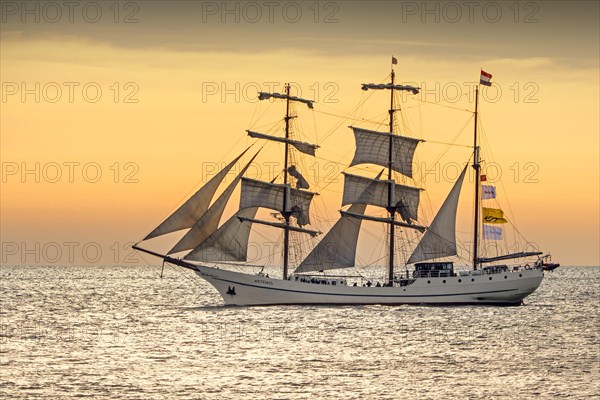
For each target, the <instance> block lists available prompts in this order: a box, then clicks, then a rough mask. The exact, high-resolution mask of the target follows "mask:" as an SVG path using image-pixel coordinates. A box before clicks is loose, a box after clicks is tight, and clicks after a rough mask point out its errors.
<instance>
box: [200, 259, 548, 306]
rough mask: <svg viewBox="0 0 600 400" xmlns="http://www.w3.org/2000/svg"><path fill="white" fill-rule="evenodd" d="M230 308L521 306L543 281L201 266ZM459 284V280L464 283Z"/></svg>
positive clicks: (532, 273)
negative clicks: (381, 280)
mask: <svg viewBox="0 0 600 400" xmlns="http://www.w3.org/2000/svg"><path fill="white" fill-rule="evenodd" d="M196 273H197V274H198V275H199V276H200V277H202V278H203V279H205V280H206V281H208V282H209V283H210V284H211V285H213V286H214V287H215V288H216V289H217V290H218V291H219V293H220V294H221V297H222V298H223V300H224V302H225V304H227V305H244V306H249V305H277V304H505V305H508V304H519V303H520V302H521V300H523V299H524V298H525V297H527V296H528V295H530V294H531V293H533V292H534V291H535V290H536V289H537V288H538V287H539V286H540V284H541V283H542V279H543V277H544V272H543V271H542V270H541V269H522V270H519V271H516V272H502V273H497V274H489V275H488V274H483V275H475V276H455V277H442V278H417V279H416V280H415V281H414V283H412V284H410V285H408V286H404V287H401V286H395V287H362V286H345V285H324V284H315V283H308V282H298V281H292V280H282V279H275V278H267V277H264V276H261V275H251V274H244V273H239V272H234V271H228V270H225V269H219V268H212V267H206V266H197V269H196ZM459 280H460V281H459Z"/></svg>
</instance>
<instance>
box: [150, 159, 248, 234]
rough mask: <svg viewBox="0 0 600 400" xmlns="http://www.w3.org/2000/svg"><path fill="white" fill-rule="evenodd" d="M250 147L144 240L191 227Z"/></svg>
mask: <svg viewBox="0 0 600 400" xmlns="http://www.w3.org/2000/svg"><path fill="white" fill-rule="evenodd" d="M248 149H249V148H248ZM248 149H246V150H244V151H243V152H242V154H240V155H239V156H237V157H236V158H235V159H234V160H233V161H232V162H230V163H229V164H227V166H226V167H225V168H223V169H222V170H221V171H219V173H217V174H216V175H215V176H213V177H212V179H211V180H210V181H208V182H207V183H206V185H204V186H202V187H201V188H200V189H198V191H197V192H196V193H194V195H193V196H192V197H190V198H189V199H187V201H186V202H185V203H183V204H182V205H181V207H179V208H178V209H177V210H175V212H174V213H173V214H171V215H170V216H169V217H168V218H167V219H165V220H164V221H163V222H162V223H161V224H160V225H159V226H157V227H156V229H154V230H153V231H152V232H150V233H149V234H148V236H146V237H145V238H144V240H148V239H152V238H154V237H157V236H161V235H165V234H167V233H171V232H175V231H179V230H181V229H187V228H191V227H192V226H193V225H194V224H195V223H196V221H198V219H200V217H201V216H202V215H203V214H204V213H205V212H206V210H207V209H208V206H209V205H210V201H211V200H212V198H213V196H214V195H215V192H216V191H217V188H218V187H219V185H220V184H221V182H222V181H223V179H224V178H225V176H226V175H227V174H228V173H229V171H230V170H231V168H233V166H234V165H235V164H236V163H237V162H238V160H239V159H240V158H241V157H242V156H243V155H244V154H245V153H246V151H248Z"/></svg>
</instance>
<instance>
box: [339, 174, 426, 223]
mask: <svg viewBox="0 0 600 400" xmlns="http://www.w3.org/2000/svg"><path fill="white" fill-rule="evenodd" d="M390 184H393V185H394V186H393V187H394V190H393V191H392V194H393V196H392V204H393V205H394V206H395V207H396V210H397V211H398V212H399V213H400V215H401V216H402V218H403V219H404V220H405V221H406V222H410V220H416V219H417V214H418V209H419V197H420V193H421V189H419V188H414V187H411V186H405V185H400V184H397V183H393V182H390V181H383V180H379V179H371V178H365V177H362V176H358V175H352V174H348V173H344V196H343V198H342V205H347V204H359V203H362V204H369V205H373V206H378V207H383V208H387V207H388V186H389V185H390Z"/></svg>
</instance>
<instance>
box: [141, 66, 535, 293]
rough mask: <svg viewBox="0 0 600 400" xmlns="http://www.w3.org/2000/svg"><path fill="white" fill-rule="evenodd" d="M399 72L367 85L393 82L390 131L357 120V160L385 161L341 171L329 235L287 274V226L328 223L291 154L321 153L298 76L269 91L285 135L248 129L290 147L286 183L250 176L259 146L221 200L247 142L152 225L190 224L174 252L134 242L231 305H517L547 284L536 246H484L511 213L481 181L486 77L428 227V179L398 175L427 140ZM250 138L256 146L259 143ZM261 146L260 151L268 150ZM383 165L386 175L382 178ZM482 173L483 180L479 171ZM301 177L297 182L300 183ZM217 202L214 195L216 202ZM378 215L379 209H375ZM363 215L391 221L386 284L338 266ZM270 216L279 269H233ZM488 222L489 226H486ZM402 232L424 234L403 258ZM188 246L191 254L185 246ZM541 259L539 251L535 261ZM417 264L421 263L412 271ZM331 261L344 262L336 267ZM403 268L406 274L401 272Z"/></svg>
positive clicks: (353, 250) (301, 229)
mask: <svg viewBox="0 0 600 400" xmlns="http://www.w3.org/2000/svg"><path fill="white" fill-rule="evenodd" d="M481 74H482V75H481V81H480V84H483V85H488V86H489V85H490V84H491V83H490V78H491V75H490V74H487V73H485V72H484V71H481ZM390 78H391V79H390V81H389V82H387V83H381V84H372V83H370V84H362V90H364V91H368V90H383V91H389V92H390V109H389V125H388V129H387V130H386V131H377V130H371V129H366V128H363V127H357V126H351V127H350V128H351V129H352V132H353V134H354V139H355V143H356V148H355V154H354V158H353V160H352V162H351V163H350V166H355V165H362V164H370V165H376V166H380V167H384V170H383V171H381V172H380V173H379V174H378V175H377V176H376V177H374V178H370V177H366V176H362V175H358V174H351V173H348V172H344V173H343V175H344V185H343V198H342V202H341V204H342V207H346V206H348V207H347V208H346V209H345V210H341V211H340V217H339V219H338V220H337V222H336V223H335V224H334V225H333V226H332V228H331V229H330V230H329V231H328V232H327V233H326V234H324V235H323V236H322V237H321V238H320V241H318V243H317V244H316V246H315V247H314V248H313V249H312V251H311V252H310V253H309V254H308V255H307V256H306V257H305V258H304V259H303V260H302V261H301V262H300V263H299V265H296V266H295V270H294V271H293V272H292V273H290V267H291V265H290V264H291V263H290V257H289V254H290V233H291V232H295V233H294V235H297V234H301V235H311V236H314V237H317V236H319V235H320V233H321V232H318V231H316V230H312V229H308V228H307V226H310V224H311V215H310V214H311V212H310V207H311V203H312V201H313V197H314V196H315V194H316V193H314V192H311V191H310V190H308V189H309V184H308V182H307V181H306V179H305V178H304V177H303V176H302V174H301V172H300V171H299V170H298V168H297V167H296V165H292V164H291V163H290V152H291V151H294V152H298V153H299V154H300V153H301V154H304V155H308V156H315V152H316V151H317V149H318V147H319V146H317V145H315V144H311V143H307V142H304V141H300V140H297V139H296V138H294V137H292V136H291V135H290V133H291V129H290V123H291V121H292V119H293V118H295V117H296V116H295V115H292V113H291V108H290V106H291V104H304V105H306V106H307V107H309V108H311V109H312V108H313V101H312V100H307V99H303V98H301V97H297V96H293V95H291V93H290V85H289V84H288V85H286V86H285V91H284V93H267V92H260V93H259V99H260V100H270V101H277V100H283V101H284V102H285V104H286V113H285V118H284V122H285V135H284V136H278V135H269V134H265V133H260V132H257V131H252V130H248V131H247V133H248V135H249V136H250V137H251V138H255V139H257V140H258V141H270V142H277V143H279V144H281V145H283V147H284V160H283V163H284V168H283V171H282V177H283V179H282V180H283V182H280V183H277V182H276V181H275V180H273V181H270V182H268V181H263V180H258V179H251V178H249V177H246V176H244V174H245V173H246V171H247V170H248V168H249V166H250V165H251V163H252V161H253V160H254V159H255V157H256V156H257V155H258V152H257V153H255V154H254V155H252V156H251V157H250V160H249V161H248V162H246V163H245V164H244V167H243V168H241V170H240V172H239V173H238V174H237V176H236V177H235V179H233V180H232V181H231V182H230V183H229V184H228V185H227V187H226V188H225V189H224V190H223V191H222V193H221V194H220V195H219V196H218V197H217V198H216V200H214V202H213V201H212V200H213V197H215V194H216V192H217V188H218V187H219V186H220V184H221V183H222V182H223V181H224V179H225V176H226V175H227V174H229V173H230V172H231V171H232V169H233V167H234V166H235V165H236V163H238V162H239V161H240V160H241V159H242V157H244V156H245V155H246V153H248V152H249V151H250V148H248V149H246V150H244V152H243V153H242V154H240V155H239V156H237V157H236V158H235V159H234V160H233V161H231V162H230V163H229V164H228V165H226V166H225V167H224V168H223V169H222V170H221V171H220V172H219V173H217V174H216V175H215V176H214V177H213V178H212V179H210V180H209V181H208V182H207V183H206V184H205V185H204V186H202V187H201V188H200V189H199V190H198V191H197V192H196V193H195V194H193V195H192V196H191V197H190V198H189V199H188V200H187V201H185V202H184V203H183V204H182V205H181V206H180V207H179V208H178V209H177V210H176V211H175V212H174V213H172V214H171V215H170V216H169V217H168V218H167V219H166V220H165V221H163V222H162V223H161V224H160V225H159V226H158V227H157V228H156V229H154V230H153V231H152V232H150V233H149V234H148V235H147V236H146V237H145V238H144V239H143V240H142V241H146V240H150V239H153V238H155V237H160V236H162V235H166V234H168V233H172V232H176V231H182V230H187V232H186V233H185V234H184V235H183V236H182V238H181V239H180V240H179V241H178V242H177V243H176V244H175V246H174V247H173V248H172V249H171V250H170V251H168V252H166V254H163V253H161V252H157V251H153V250H149V249H147V248H146V247H147V246H144V247H141V245H140V242H138V243H136V244H135V245H134V246H133V248H134V249H136V250H138V251H141V252H144V253H148V254H151V255H154V256H157V257H159V258H161V259H162V260H163V266H164V263H165V262H166V263H170V264H173V265H177V266H180V267H184V268H187V269H189V270H192V271H194V272H195V274H197V276H199V277H200V278H202V279H205V280H206V281H207V282H208V283H210V284H211V285H212V286H213V287H214V288H215V289H216V290H217V291H218V292H219V293H220V295H221V297H222V298H223V301H224V303H225V304H227V305H286V304H330V305H333V304H498V305H515V304H520V303H521V302H522V300H523V299H524V298H525V297H527V296H528V295H530V294H531V293H533V292H534V291H535V290H536V289H537V288H538V287H539V286H540V284H541V282H542V280H543V277H544V272H543V265H544V262H543V260H542V259H541V258H539V256H540V255H541V254H542V253H541V252H539V251H529V252H526V251H521V252H517V253H512V254H502V255H498V256H494V257H481V256H480V255H479V244H480V237H481V236H482V235H483V237H488V238H489V237H492V238H494V236H497V237H496V239H498V238H499V236H501V224H502V223H505V222H506V219H505V218H504V214H503V213H502V210H501V209H495V208H491V207H482V201H483V200H486V199H490V198H493V197H495V188H494V187H492V186H489V185H483V184H482V180H483V175H481V160H480V146H479V143H478V132H477V119H478V99H479V87H477V88H476V89H475V91H476V93H475V111H474V141H473V146H472V153H471V154H469V160H467V162H466V163H465V166H464V169H463V170H462V172H461V173H460V175H459V176H458V179H456V181H455V182H454V185H453V187H452V189H451V190H450V192H449V194H448V196H447V198H446V200H445V201H444V202H443V204H442V206H441V207H440V209H439V210H438V212H437V214H436V215H435V217H434V219H433V220H432V222H431V224H430V225H429V226H425V225H422V224H420V223H419V213H418V207H419V203H420V196H421V191H422V189H421V188H418V187H414V186H411V185H408V184H403V183H399V182H397V181H396V180H395V176H398V175H397V174H400V176H405V177H408V178H411V177H412V165H413V157H414V153H415V151H416V149H417V147H418V145H419V143H420V142H421V141H422V140H420V139H415V138H412V137H408V136H403V135H401V134H398V133H397V132H395V128H394V127H395V123H394V122H395V121H394V118H395V112H396V111H397V110H396V109H395V107H396V104H395V94H398V93H399V92H407V94H417V93H419V88H418V87H415V86H410V85H402V84H398V83H397V82H395V72H394V69H393V65H392V71H391V74H390ZM251 147H252V146H251ZM259 151H260V150H259ZM469 167H471V168H473V169H474V173H475V177H476V179H474V192H475V201H474V221H473V242H472V245H473V247H472V249H473V251H472V258H470V259H469V266H468V269H465V270H456V271H455V269H454V262H455V261H453V260H452V258H453V257H456V256H457V239H456V216H457V207H458V201H459V197H460V193H461V189H462V187H463V183H464V180H465V175H466V172H467V169H468V168H469ZM384 173H385V177H383V178H382V176H383V174H384ZM480 176H481V178H482V179H479V177H480ZM294 183H295V187H292V186H294V185H293V184H294ZM238 185H240V186H241V194H240V203H239V207H238V210H237V212H236V213H235V214H234V215H233V216H231V217H230V218H229V219H227V220H226V221H225V222H224V223H223V224H220V221H221V218H222V216H223V213H224V211H225V207H226V205H227V203H228V201H229V200H230V198H231V196H232V194H233V192H234V190H235V189H236V187H237V186H238ZM211 202H212V204H211ZM367 207H370V209H372V208H373V207H375V208H378V209H380V210H381V211H384V210H385V211H387V215H386V216H384V217H381V216H374V215H370V214H368V213H367V212H366V211H367ZM261 208H263V209H269V210H272V211H275V212H276V214H275V215H276V216H277V217H278V218H277V219H274V220H273V221H269V220H265V219H258V218H257V212H258V210H259V209H261ZM371 214H372V213H371ZM363 221H371V222H377V223H379V224H383V225H384V226H386V227H387V230H386V232H387V240H386V241H387V249H388V251H389V254H388V255H387V265H386V267H387V268H386V269H387V274H386V275H387V276H386V280H385V281H384V283H383V284H382V285H381V284H379V283H377V284H372V282H371V281H370V280H369V281H368V282H366V283H364V280H361V279H356V277H353V276H352V275H343V274H341V275H340V272H339V270H348V269H352V268H353V267H355V265H356V258H357V243H358V241H359V236H360V232H361V225H362V224H363ZM257 225H264V226H268V227H270V228H274V229H280V230H282V231H283V256H282V265H281V271H282V274H281V276H280V277H273V276H269V275H268V274H265V273H264V271H263V270H262V269H261V271H260V272H258V273H254V272H251V270H250V269H248V272H239V270H232V269H231V268H229V266H230V265H231V264H232V263H237V265H239V264H240V263H241V264H242V265H243V264H244V263H245V262H246V261H247V259H248V245H249V236H250V233H251V231H252V229H253V227H255V226H257ZM480 228H482V230H483V232H480ZM398 230H407V231H414V232H418V233H417V235H420V241H419V242H418V244H417V245H416V247H414V250H413V251H412V254H411V255H410V257H409V258H408V259H407V260H406V262H405V263H403V264H404V265H399V263H398V261H397V257H396V255H395V249H396V241H397V240H398V239H399V238H398V237H397V236H398V235H397V231H398ZM182 252H186V253H185V255H184V256H182V257H176V256H175V255H176V254H179V253H182ZM536 256H537V257H538V259H537V261H529V262H527V260H528V259H529V258H532V257H536ZM514 259H519V261H520V263H518V264H516V265H510V266H509V265H506V264H503V265H499V263H502V262H504V261H505V260H514ZM409 267H411V268H412V269H413V271H412V274H411V273H409ZM331 271H334V272H337V275H336V274H333V273H332V272H331ZM404 272H405V273H404Z"/></svg>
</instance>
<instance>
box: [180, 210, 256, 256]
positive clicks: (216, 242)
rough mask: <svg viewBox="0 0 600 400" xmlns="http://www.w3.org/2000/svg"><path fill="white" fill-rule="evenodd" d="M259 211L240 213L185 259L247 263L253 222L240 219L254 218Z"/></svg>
mask: <svg viewBox="0 0 600 400" xmlns="http://www.w3.org/2000/svg"><path fill="white" fill-rule="evenodd" d="M257 211H258V208H257V207H252V208H246V209H245V210H240V211H238V212H237V213H236V214H234V215H233V216H232V217H231V218H229V219H228V220H227V222H225V223H224V224H223V225H222V226H221V227H220V228H219V229H217V230H216V231H215V232H214V233H213V234H212V235H210V236H209V237H208V238H207V239H206V240H205V241H203V242H202V243H200V245H198V246H197V247H196V248H195V249H194V250H192V251H191V252H190V253H189V254H187V255H186V256H185V257H183V259H184V260H191V261H204V262H218V261H246V258H247V254H248V238H249V237H250V229H251V227H252V222H250V221H247V220H242V219H240V218H254V217H255V216H256V212H257Z"/></svg>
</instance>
